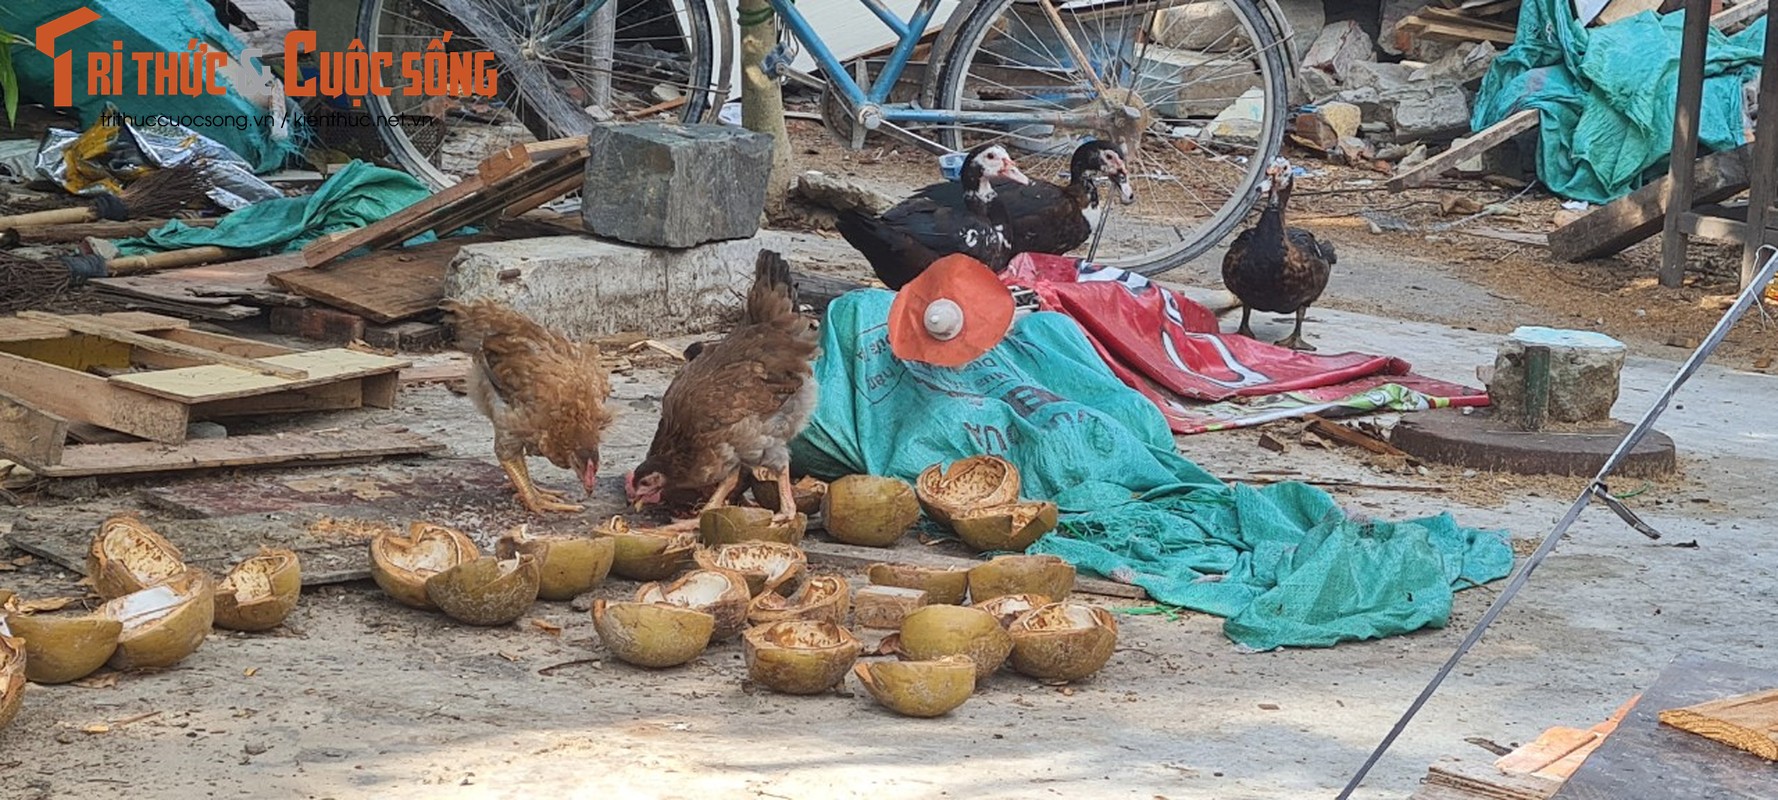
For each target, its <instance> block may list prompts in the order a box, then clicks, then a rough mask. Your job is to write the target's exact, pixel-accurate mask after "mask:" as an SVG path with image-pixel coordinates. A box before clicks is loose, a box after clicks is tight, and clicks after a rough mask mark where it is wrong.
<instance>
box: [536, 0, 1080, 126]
mask: <svg viewBox="0 0 1778 800" xmlns="http://www.w3.org/2000/svg"><path fill="white" fill-rule="evenodd" d="M607 2H612V0H593V2H591V3H589V4H587V5H586V6H585V7H583V8H582V9H581V10H580V11H579V12H578V13H576V14H575V15H574V16H573V17H572V18H571V19H569V20H568V21H567V22H565V23H563V24H562V27H560V28H558V29H556V30H554V31H551V32H550V33H549V34H548V35H547V36H545V37H544V38H545V39H547V40H550V41H555V40H557V39H559V38H561V37H563V36H567V35H570V34H571V33H572V32H574V31H578V30H579V29H580V28H581V26H583V25H585V24H586V22H587V20H588V19H590V18H592V15H593V13H594V12H596V11H598V9H599V7H600V6H602V5H604V4H605V3H607ZM691 2H699V0H691ZM714 2H724V0H714ZM768 2H769V3H770V5H771V7H772V10H773V11H774V12H775V13H776V14H777V15H778V17H779V19H781V20H783V21H784V24H785V25H787V26H788V27H789V30H790V33H791V35H793V36H795V37H796V39H797V41H799V42H801V43H802V44H803V46H804V47H807V48H809V54H810V55H811V56H812V57H814V59H815V63H817V64H819V65H820V66H821V69H822V71H823V72H824V73H825V74H826V76H827V81H828V84H829V85H830V86H832V87H833V88H834V89H836V90H837V91H839V93H840V96H842V97H844V98H845V100H846V104H847V105H848V106H850V107H851V108H852V109H854V110H858V109H865V108H876V109H878V110H879V111H880V112H881V120H883V121H888V122H913V123H932V124H947V123H975V124H980V125H1004V126H1011V125H1030V124H1044V125H1056V126H1061V127H1071V128H1093V127H1096V126H1095V124H1094V123H1095V122H1096V121H1098V120H1100V119H1102V115H1101V114H1095V113H1092V112H1085V111H1081V112H1066V111H1024V112H998V111H962V110H947V109H927V108H916V107H914V106H912V105H909V104H906V103H893V104H890V103H886V102H885V101H887V100H888V99H889V91H890V90H891V89H893V88H894V87H895V82H896V81H897V80H898V79H900V78H901V73H902V71H903V70H905V69H907V65H908V61H909V59H910V58H911V57H912V56H913V54H914V48H915V47H917V46H918V45H919V43H920V39H921V38H922V37H924V36H925V35H926V26H927V25H930V24H931V23H932V16H933V13H934V12H935V11H937V10H938V0H920V2H919V5H918V6H916V7H915V8H914V14H913V16H912V17H910V18H909V19H907V20H905V21H904V20H902V19H901V18H900V17H898V16H896V14H895V12H894V11H891V10H890V9H889V7H888V6H886V5H884V4H883V2H882V0H858V2H860V3H863V4H864V6H865V8H868V9H870V11H871V13H872V14H874V15H876V18H877V19H879V20H881V21H882V23H883V24H884V25H885V26H887V27H888V28H889V30H890V31H891V32H893V33H894V34H895V35H896V37H897V41H896V44H895V49H894V50H893V51H891V52H890V53H889V60H888V62H887V63H886V64H884V66H883V71H882V72H881V73H879V74H878V75H877V77H876V79H875V80H873V81H871V85H870V89H869V91H868V92H867V91H866V90H865V88H864V87H861V86H859V85H858V81H856V80H854V79H853V78H852V75H851V74H850V73H848V72H847V71H846V68H845V65H843V64H841V63H840V60H839V59H838V58H836V57H835V56H834V54H833V51H831V50H829V49H828V48H827V44H826V43H825V42H823V41H822V40H821V36H820V34H818V33H816V32H815V29H814V28H813V27H812V26H810V25H809V20H808V19H807V18H806V17H804V16H803V15H802V12H799V11H797V9H796V5H795V3H794V0H768ZM1085 68H1086V69H1092V67H1091V66H1090V65H1086V66H1085ZM874 122H875V120H870V119H866V120H865V121H864V126H865V127H866V128H875V127H877V126H876V124H873V123H874Z"/></svg>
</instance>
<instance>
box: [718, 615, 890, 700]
mask: <svg viewBox="0 0 1778 800" xmlns="http://www.w3.org/2000/svg"><path fill="white" fill-rule="evenodd" d="M741 638H742V648H741V654H742V657H743V658H744V659H745V660H746V662H747V677H748V678H749V679H751V680H752V681H753V682H754V683H757V684H759V685H761V686H764V687H766V688H768V689H771V690H772V691H775V692H783V693H785V694H819V693H821V692H825V691H827V690H828V689H832V688H833V687H834V686H835V685H837V684H838V683H839V682H840V681H842V680H844V679H845V677H846V671H847V670H849V669H851V668H852V665H853V664H854V663H855V662H857V661H858V654H859V653H860V652H862V651H863V646H862V645H861V644H859V642H858V639H857V637H855V636H853V635H852V634H851V633H850V632H848V631H847V630H846V629H845V628H842V627H840V626H838V625H835V624H833V623H831V622H823V621H818V620H795V621H787V622H774V623H772V624H770V625H761V626H759V627H755V628H748V629H747V632H746V633H744V634H742V637H741Z"/></svg>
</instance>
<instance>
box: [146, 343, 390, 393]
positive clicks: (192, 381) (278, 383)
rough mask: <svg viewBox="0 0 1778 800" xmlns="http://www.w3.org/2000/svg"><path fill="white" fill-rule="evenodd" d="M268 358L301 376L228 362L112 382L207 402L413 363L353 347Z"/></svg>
mask: <svg viewBox="0 0 1778 800" xmlns="http://www.w3.org/2000/svg"><path fill="white" fill-rule="evenodd" d="M264 361H265V362H266V363H269V364H274V365H277V366H283V367H290V368H292V369H301V370H303V371H304V372H306V373H307V374H308V376H309V377H307V378H305V379H303V380H300V381H291V380H285V379H283V378H277V377H273V376H270V375H260V374H256V373H252V372H245V371H242V370H238V369H234V368H232V367H223V366H201V367H186V368H184V369H168V370H159V371H156V372H143V373H136V374H133V375H118V376H115V377H113V378H111V382H112V383H113V384H115V385H118V386H122V387H127V388H129V389H132V390H135V391H138V392H145V393H147V394H151V395H155V396H157V397H165V398H168V399H171V400H179V401H182V402H186V403H209V402H215V401H217V400H229V399H232V398H236V397H249V396H252V395H263V394H271V393H273V392H283V391H290V390H293V389H301V388H304V387H307V386H315V385H319V384H323V383H332V382H334V381H342V380H348V379H351V378H362V377H364V376H366V375H375V374H377V373H381V372H395V371H397V370H400V369H401V368H403V367H406V366H408V365H409V364H410V363H412V362H408V361H403V360H401V359H395V358H388V357H385V356H379V355H373V354H370V353H360V352H358V351H356V350H346V349H339V348H336V349H331V350H312V351H309V352H302V353H291V354H290V355H284V356H271V357H268V358H266V359H264Z"/></svg>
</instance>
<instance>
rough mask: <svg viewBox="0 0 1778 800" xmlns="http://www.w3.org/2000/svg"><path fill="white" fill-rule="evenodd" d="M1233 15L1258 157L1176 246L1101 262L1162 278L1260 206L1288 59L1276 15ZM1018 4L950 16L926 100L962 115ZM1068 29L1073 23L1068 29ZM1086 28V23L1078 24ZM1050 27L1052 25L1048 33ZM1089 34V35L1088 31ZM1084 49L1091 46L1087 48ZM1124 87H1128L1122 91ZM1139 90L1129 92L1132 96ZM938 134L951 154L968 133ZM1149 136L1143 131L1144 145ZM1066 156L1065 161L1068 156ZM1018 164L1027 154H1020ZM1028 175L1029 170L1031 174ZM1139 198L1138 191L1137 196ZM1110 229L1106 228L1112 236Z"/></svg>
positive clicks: (945, 130)
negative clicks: (1251, 79) (1247, 50)
mask: <svg viewBox="0 0 1778 800" xmlns="http://www.w3.org/2000/svg"><path fill="white" fill-rule="evenodd" d="M1222 2H1225V3H1227V4H1228V5H1229V6H1230V8H1231V9H1232V10H1233V11H1234V13H1235V15H1236V18H1237V20H1238V21H1239V22H1240V26H1241V28H1242V29H1243V31H1244V32H1245V33H1246V34H1247V35H1248V36H1249V37H1250V38H1251V41H1252V43H1253V46H1254V53H1253V54H1252V56H1253V57H1254V58H1255V59H1256V62H1257V66H1258V72H1259V81H1260V83H1261V85H1260V86H1259V87H1258V88H1260V89H1261V91H1262V92H1263V94H1264V105H1263V108H1264V110H1265V117H1266V119H1265V122H1264V124H1263V125H1262V127H1261V130H1260V131H1259V134H1258V137H1257V144H1256V145H1255V146H1254V148H1253V151H1254V152H1253V154H1252V155H1251V156H1250V157H1249V158H1248V160H1247V162H1246V164H1245V167H1244V170H1243V172H1242V175H1241V177H1240V179H1239V180H1238V181H1236V182H1234V184H1233V189H1232V190H1231V191H1230V192H1229V197H1228V199H1227V200H1225V201H1224V202H1223V203H1222V204H1221V205H1220V206H1219V207H1218V208H1216V209H1215V210H1214V211H1213V212H1212V213H1211V214H1210V215H1209V217H1208V219H1206V220H1204V221H1203V222H1200V223H1199V224H1197V226H1196V228H1195V229H1194V230H1193V231H1192V232H1191V234H1190V235H1181V236H1180V239H1179V241H1178V242H1177V243H1174V244H1171V245H1163V246H1160V247H1157V248H1155V249H1154V250H1152V251H1149V252H1147V253H1142V254H1137V255H1133V256H1127V257H1116V258H1099V259H1097V260H1098V261H1099V262H1100V263H1104V264H1106V265H1109V266H1116V267H1121V268H1124V269H1128V270H1130V271H1132V272H1136V273H1139V274H1142V275H1157V274H1160V273H1163V272H1166V271H1168V270H1171V269H1174V268H1176V267H1179V266H1181V265H1183V264H1185V263H1186V262H1187V261H1190V260H1191V259H1193V258H1196V257H1197V256H1199V255H1202V254H1203V253H1205V252H1206V251H1208V250H1210V249H1211V248H1213V247H1215V246H1216V245H1217V244H1218V243H1220V242H1221V241H1222V240H1223V239H1224V238H1226V237H1227V236H1228V235H1229V234H1230V233H1231V232H1233V231H1234V229H1235V228H1236V226H1238V225H1239V224H1240V223H1241V222H1242V220H1243V219H1245V218H1246V216H1247V214H1248V212H1249V211H1251V210H1252V209H1253V206H1254V205H1255V203H1257V201H1258V196H1257V194H1256V192H1255V190H1256V189H1257V187H1258V186H1259V182H1260V181H1261V180H1262V179H1263V177H1264V169H1265V165H1266V164H1267V163H1268V162H1270V161H1271V159H1272V158H1273V157H1275V156H1277V155H1278V153H1279V152H1280V150H1281V149H1282V146H1283V140H1284V125H1285V117H1286V116H1287V113H1288V103H1289V95H1288V86H1287V83H1286V74H1287V70H1288V65H1289V58H1288V55H1287V51H1286V46H1285V44H1284V42H1283V39H1282V37H1281V36H1280V35H1279V32H1278V31H1277V30H1276V28H1275V26H1274V24H1273V22H1272V20H1271V18H1270V17H1269V16H1268V15H1267V14H1266V13H1265V12H1264V11H1263V10H1262V9H1261V8H1260V7H1259V5H1258V4H1256V3H1255V2H1253V0H1222ZM1015 4H1019V5H1022V6H1026V7H1029V5H1030V4H1029V2H1028V0H965V3H964V5H962V6H959V7H958V8H957V10H956V12H955V13H954V14H953V19H957V18H961V19H963V23H962V24H961V25H947V26H946V27H945V31H944V33H943V34H942V35H941V36H940V38H939V40H938V42H937V43H936V45H935V47H934V49H933V52H934V53H938V54H941V55H940V57H939V58H938V60H936V61H935V63H934V65H933V74H934V75H935V76H936V77H935V78H932V79H929V80H928V82H927V86H926V97H925V100H926V102H927V103H928V104H930V105H931V106H932V107H934V108H940V109H945V110H951V111H957V110H961V109H960V106H961V105H962V102H961V98H962V95H963V88H964V82H965V81H966V80H967V79H968V77H969V74H970V68H971V65H973V64H974V63H975V62H976V59H977V57H978V55H979V54H980V48H981V46H982V43H983V40H984V39H985V38H986V36H987V34H988V33H989V32H990V31H994V30H997V29H1007V28H1009V26H1010V24H1011V23H1010V22H1008V23H1004V24H1003V22H1002V20H1003V18H1004V17H1005V16H1006V15H1007V13H1008V12H1009V10H1011V9H1012V8H1013V7H1014V5H1015ZM1189 4H1190V3H1189V2H1180V3H1168V2H1166V1H1165V0H1162V2H1160V3H1153V4H1142V5H1143V6H1145V7H1146V6H1154V7H1168V8H1171V7H1175V6H1183V5H1189ZM1136 5H1137V4H1135V3H1127V2H1120V0H1106V2H1103V3H1096V4H1093V5H1092V6H1090V7H1088V8H1086V9H1082V8H1071V9H1067V10H1062V11H1061V13H1062V14H1063V15H1065V16H1069V15H1076V14H1079V13H1080V12H1081V11H1083V10H1084V11H1089V12H1098V11H1106V10H1115V9H1117V8H1119V7H1126V6H1136ZM1070 27H1071V28H1073V27H1075V25H1070ZM1081 27H1082V29H1083V30H1084V28H1085V26H1084V24H1083V25H1081ZM1051 30H1053V26H1052V28H1051ZM1089 33H1090V31H1089ZM1081 46H1082V48H1083V49H1087V44H1086V43H1084V42H1083V43H1082V45H1081ZM1137 82H1138V79H1136V78H1132V79H1131V85H1132V86H1134V85H1136V84H1137ZM1120 88H1124V87H1120ZM1133 91H1134V90H1132V92H1133ZM935 132H936V133H937V134H938V140H939V141H940V142H941V143H942V144H944V145H946V146H947V147H950V148H951V149H953V150H961V149H964V144H965V140H964V135H963V134H964V131H963V129H962V128H961V127H960V126H957V125H948V126H940V127H938V128H937V129H936V130H935ZM1149 138H1150V135H1149V134H1148V133H1146V132H1145V133H1144V134H1143V139H1144V140H1145V141H1146V140H1147V139H1149ZM1065 158H1066V156H1065V155H1064V156H1063V159H1065ZM1020 159H1021V164H1022V163H1023V161H1024V157H1023V156H1020ZM1027 172H1028V173H1030V172H1031V170H1027ZM1141 194H1142V192H1141V190H1140V189H1139V191H1138V195H1139V198H1138V200H1137V202H1138V203H1139V204H1140V203H1142V202H1143V201H1142V200H1141V199H1140V195H1141ZM1118 213H1119V212H1118V211H1115V210H1114V211H1113V212H1112V216H1111V217H1110V219H1109V220H1108V222H1107V223H1106V226H1107V227H1108V228H1109V227H1113V226H1116V225H1117V224H1118V222H1119V217H1118V216H1117V214H1118ZM1109 233H1110V231H1107V234H1109Z"/></svg>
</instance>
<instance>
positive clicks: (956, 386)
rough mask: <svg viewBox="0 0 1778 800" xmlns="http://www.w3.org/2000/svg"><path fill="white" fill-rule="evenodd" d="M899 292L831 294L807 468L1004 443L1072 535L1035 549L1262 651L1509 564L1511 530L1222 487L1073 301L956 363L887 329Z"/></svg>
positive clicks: (931, 459)
mask: <svg viewBox="0 0 1778 800" xmlns="http://www.w3.org/2000/svg"><path fill="white" fill-rule="evenodd" d="M893 298H894V295H893V294H892V293H890V292H886V291H882V290H859V291H855V292H851V293H848V294H846V295H844V296H842V297H840V298H838V299H837V300H835V301H834V302H833V304H832V305H830V306H829V307H828V309H827V316H826V318H825V321H824V322H823V324H822V330H823V334H822V354H821V358H820V360H819V361H818V362H817V364H816V368H815V369H816V377H817V378H818V380H819V381H820V384H821V400H820V403H819V405H818V407H817V409H816V412H815V416H814V419H813V421H812V422H811V423H810V425H809V427H808V429H807V430H806V431H805V432H804V433H803V434H802V436H800V437H799V438H798V439H797V441H796V442H794V443H793V446H792V453H793V458H794V460H795V463H796V465H797V466H798V467H799V468H801V469H804V470H807V471H809V472H811V473H813V474H815V475H818V476H822V477H827V478H834V477H838V476H841V475H847V474H852V473H871V474H876V475H890V476H894V477H898V478H902V479H904V480H913V479H914V478H915V477H916V476H917V475H918V474H919V473H920V471H921V470H923V469H925V468H926V467H927V466H930V465H932V464H934V463H950V462H952V461H956V460H958V459H962V458H966V457H968V456H972V455H976V454H979V453H992V454H995V455H999V456H1002V457H1004V458H1006V459H1008V460H1010V461H1012V462H1013V463H1014V464H1015V465H1017V466H1018V468H1019V470H1020V473H1021V475H1022V477H1023V485H1024V490H1023V494H1024V496H1025V497H1026V498H1027V499H1044V498H1050V499H1055V500H1056V501H1057V503H1058V504H1059V505H1060V506H1061V508H1062V511H1063V519H1062V525H1061V528H1060V529H1059V535H1058V534H1051V535H1049V536H1046V537H1044V538H1043V539H1042V540H1039V541H1038V543H1037V544H1036V545H1033V546H1032V548H1031V550H1030V552H1042V553H1055V554H1057V555H1059V556H1062V557H1063V558H1066V559H1068V560H1069V561H1070V562H1072V563H1074V564H1075V565H1077V566H1078V567H1080V568H1082V569H1083V570H1086V571H1088V572H1091V573H1097V574H1100V575H1103V576H1106V577H1109V578H1111V579H1113V580H1119V581H1124V582H1127V583H1132V584H1136V585H1139V586H1142V587H1143V588H1144V589H1146V590H1147V591H1148V592H1149V593H1150V594H1151V595H1152V596H1153V597H1154V598H1155V599H1157V600H1159V601H1161V602H1164V603H1170V604H1174V605H1179V606H1184V607H1187V608H1192V609H1196V610H1200V611H1204V612H1208V613H1211V614H1217V615H1219V616H1223V617H1227V618H1228V620H1227V622H1226V624H1225V626H1224V631H1225V632H1226V633H1227V634H1228V636H1229V637H1230V638H1231V639H1233V640H1234V641H1236V642H1238V643H1240V644H1242V645H1244V646H1247V647H1250V648H1255V649H1260V650H1265V649H1271V648H1274V647H1281V646H1328V645H1332V644H1334V643H1336V642H1340V641H1347V640H1353V639H1366V638H1376V637H1382V636H1390V635H1394V634H1399V633H1406V632H1408V631H1412V630H1417V629H1419V628H1423V627H1426V626H1433V627H1441V626H1443V625H1444V624H1445V622H1446V621H1447V620H1448V619H1449V617H1450V611H1451V596H1452V592H1453V591H1454V590H1456V589H1461V588H1464V587H1467V586H1472V585H1477V584H1481V583H1486V582H1488V581H1491V580H1495V579H1498V578H1501V577H1504V576H1505V575H1506V574H1507V573H1508V572H1510V571H1511V569H1512V560H1513V557H1512V551H1511V548H1510V547H1509V546H1508V545H1507V543H1506V541H1505V536H1504V534H1503V533H1500V532H1494V531H1481V530H1475V529H1469V528H1463V527H1460V526H1458V525H1457V524H1456V523H1455V522H1454V521H1453V520H1452V519H1451V518H1450V517H1449V516H1445V515H1440V516H1436V517H1429V518H1425V519H1417V520H1410V521H1406V522H1396V523H1389V522H1374V521H1363V520H1358V519H1353V518H1351V517H1349V516H1348V515H1347V514H1345V513H1344V512H1342V511H1341V510H1340V508H1339V507H1338V505H1337V504H1336V503H1335V502H1334V500H1333V498H1332V497H1330V496H1328V495H1327V493H1325V492H1322V491H1320V490H1318V489H1315V488H1312V487H1310V486H1307V485H1303V484H1297V483H1282V484H1275V485H1271V486H1267V487H1264V488H1254V487H1249V486H1229V485H1226V484H1223V483H1222V482H1220V481H1218V480H1217V479H1216V478H1215V477H1214V476H1212V475H1210V474H1209V473H1207V472H1205V471H1204V470H1203V469H1201V468H1199V467H1198V466H1197V465H1196V464H1193V463H1192V462H1191V461H1188V460H1186V459H1185V458H1184V457H1182V456H1180V455H1179V454H1178V453H1177V451H1175V449H1174V442H1173V435H1172V433H1171V432H1170V431H1169V430H1168V429H1167V423H1166V421H1165V420H1164V419H1163V418H1162V417H1161V414H1160V411H1159V410H1157V409H1156V408H1155V407H1154V406H1153V405H1152V404H1150V403H1149V401H1148V400H1146V399H1145V398H1143V397H1142V395H1140V394H1137V393H1136V392H1135V391H1133V390H1131V389H1130V388H1128V387H1127V386H1125V385H1124V384H1123V383H1122V382H1121V381H1119V380H1118V379H1117V377H1116V376H1114V375H1113V374H1112V373H1111V371H1110V369H1109V368H1107V367H1106V366H1105V364H1104V363H1103V362H1102V361H1101V360H1100V359H1099V356H1098V354H1097V353H1096V352H1095V351H1094V350H1093V347H1092V345H1091V343H1090V342H1089V341H1088V340H1087V338H1086V336H1085V334H1083V333H1082V332H1081V330H1080V328H1079V327H1078V326H1077V325H1076V324H1075V323H1074V321H1073V320H1071V319H1069V318H1068V317H1066V316H1063V315H1061V314H1056V313H1048V312H1043V313H1036V314H1032V315H1029V316H1027V317H1024V318H1022V319H1020V320H1019V321H1018V322H1017V323H1016V325H1015V327H1014V330H1013V332H1012V333H1011V334H1009V335H1008V336H1007V338H1006V339H1005V340H1004V341H1002V342H1001V343H1000V345H999V346H997V347H996V348H995V349H994V350H993V351H991V352H990V353H988V354H987V355H985V356H983V357H981V358H979V359H976V360H975V361H973V362H971V363H970V364H968V365H967V366H965V367H962V368H959V369H947V368H943V367H934V366H930V365H926V364H919V363H910V362H903V361H901V360H899V359H897V358H895V357H894V355H893V354H892V353H891V352H890V348H889V342H888V327H887V323H886V319H887V316H888V311H889V305H890V303H891V302H892V300H893Z"/></svg>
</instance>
